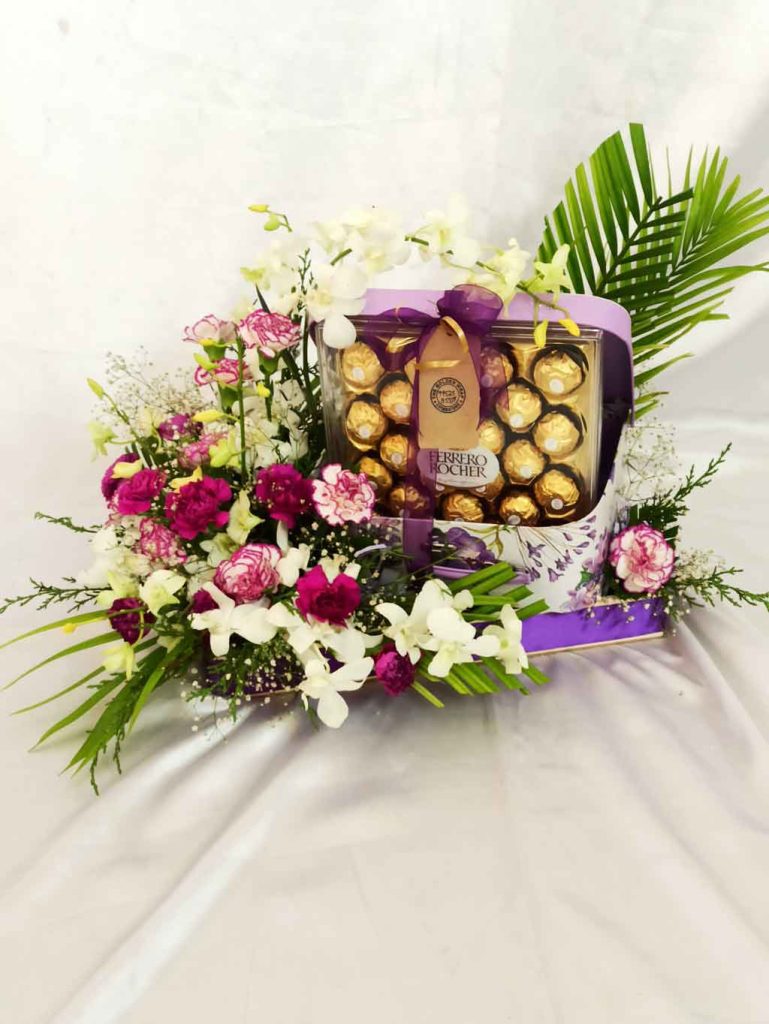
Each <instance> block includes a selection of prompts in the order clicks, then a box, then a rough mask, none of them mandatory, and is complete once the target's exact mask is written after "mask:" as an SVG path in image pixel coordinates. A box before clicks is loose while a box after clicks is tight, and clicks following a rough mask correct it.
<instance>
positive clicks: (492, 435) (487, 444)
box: [478, 420, 505, 455]
mask: <svg viewBox="0 0 769 1024" xmlns="http://www.w3.org/2000/svg"><path fill="white" fill-rule="evenodd" d="M478 444H479V445H480V446H481V448H487V449H488V450H489V451H490V452H493V453H494V454H495V455H499V453H500V452H501V451H502V449H503V448H504V447H505V428H504V427H503V426H502V424H501V423H498V422H497V420H481V422H480V423H479V425H478Z"/></svg>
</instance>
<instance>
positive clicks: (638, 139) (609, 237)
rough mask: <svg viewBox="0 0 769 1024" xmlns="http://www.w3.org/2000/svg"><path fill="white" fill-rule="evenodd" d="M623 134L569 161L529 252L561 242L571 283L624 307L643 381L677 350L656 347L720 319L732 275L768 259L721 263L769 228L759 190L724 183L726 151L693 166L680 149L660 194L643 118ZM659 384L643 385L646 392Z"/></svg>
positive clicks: (542, 252) (549, 250)
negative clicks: (674, 177)
mask: <svg viewBox="0 0 769 1024" xmlns="http://www.w3.org/2000/svg"><path fill="white" fill-rule="evenodd" d="M628 134H629V141H630V145H629V147H628V146H627V145H626V143H625V140H624V139H623V137H622V135H621V134H620V133H619V132H615V133H614V134H613V135H611V136H610V137H609V138H608V139H606V140H605V141H604V142H602V143H601V145H600V146H599V147H598V149H596V151H595V152H594V153H593V155H592V156H591V157H590V159H589V160H588V161H587V162H586V164H585V163H583V164H580V165H579V166H578V167H577V169H576V171H575V172H574V176H573V177H572V178H571V179H570V180H569V181H568V182H567V183H566V187H565V196H564V199H563V200H562V201H561V202H560V203H559V204H558V206H556V208H555V210H553V212H552V214H551V215H550V216H549V217H546V218H545V230H544V234H543V239H542V242H541V244H540V247H539V250H538V252H537V258H538V259H539V260H542V261H543V262H548V261H549V260H551V259H552V257H553V254H554V253H555V251H556V249H557V248H558V246H559V245H562V244H564V243H566V244H568V245H569V246H570V253H569V264H568V265H569V273H570V275H571V279H572V281H573V283H574V288H575V290H576V291H577V292H586V293H592V294H593V295H601V296H603V297H605V298H607V299H613V300H614V301H615V302H619V303H621V304H622V305H623V306H625V307H626V309H627V310H628V312H629V313H630V316H631V319H632V324H633V360H634V363H635V365H636V384H637V386H639V387H641V388H642V389H644V390H645V388H646V385H647V384H648V383H649V381H651V380H652V379H653V378H655V377H656V376H658V375H659V374H660V373H662V372H663V371H664V370H665V369H667V368H668V367H669V366H671V365H672V364H673V363H674V362H677V361H678V359H681V358H685V356H677V357H676V358H675V359H667V360H663V361H658V360H657V357H658V356H660V355H661V354H662V353H664V352H665V350H666V349H667V348H669V347H670V346H671V345H672V344H673V343H674V342H676V341H678V340H679V339H680V338H682V337H684V335H686V334H688V333H689V331H691V330H692V329H693V328H694V327H696V326H697V324H699V323H703V322H705V321H710V320H724V319H727V315H726V314H725V313H723V312H721V308H722V305H723V302H724V300H725V298H726V296H727V295H729V293H730V292H731V291H732V289H733V287H734V284H735V282H736V281H737V280H739V279H740V278H741V277H744V276H745V275H746V274H750V273H753V272H754V271H759V270H761V271H766V270H767V269H769V263H758V264H752V265H733V266H724V265H723V262H724V261H725V260H728V259H729V257H731V256H732V255H733V254H734V253H736V252H737V251H738V250H740V249H742V248H743V247H745V246H747V245H749V244H750V243H751V242H754V241H756V240H757V239H759V238H762V237H763V236H764V235H766V234H768V233H769V197H767V196H765V195H764V193H763V192H762V190H761V189H755V190H754V191H752V192H748V193H746V194H744V195H740V178H739V177H735V178H734V179H732V180H731V181H730V182H729V183H728V184H726V182H727V166H728V161H727V158H726V157H725V156H722V154H721V151H720V149H717V150H716V151H715V153H714V154H713V155H712V156H710V157H709V156H708V153H707V152H705V154H704V155H703V157H702V158H701V160H700V161H699V163H698V165H697V167H696V170H693V164H692V153H691V151H690V153H689V159H688V161H687V165H686V170H685V174H684V181H683V183H682V186H681V187H680V188H678V189H674V188H673V186H672V184H671V181H670V172H669V171H668V182H667V188H666V189H665V194H662V193H661V192H660V190H659V189H658V187H657V184H656V181H655V176H654V170H653V166H652V160H651V155H650V150H649V145H648V143H647V140H646V133H645V132H644V129H643V126H642V125H640V124H631V125H630V126H629V133H628ZM647 364H650V365H647ZM661 394H662V392H655V393H654V394H653V395H651V396H650V395H649V393H648V392H646V398H647V399H648V398H652V399H658V397H659V396H660V395H661ZM653 404H654V405H656V401H654V402H653ZM652 407H653V406H652ZM647 411H648V410H647Z"/></svg>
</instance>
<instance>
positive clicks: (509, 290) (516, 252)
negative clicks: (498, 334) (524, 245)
mask: <svg viewBox="0 0 769 1024" xmlns="http://www.w3.org/2000/svg"><path fill="white" fill-rule="evenodd" d="M507 245H508V248H507V249H497V251H496V252H495V253H494V254H493V255H491V256H488V257H486V258H485V259H484V260H483V263H484V268H483V269H480V270H477V271H474V272H473V273H471V274H469V275H468V277H467V280H468V281H469V282H470V283H471V284H479V285H482V286H483V287H484V288H488V289H489V291H492V292H496V294H497V295H499V297H500V298H501V299H502V300H503V302H505V303H507V302H509V301H510V299H512V297H513V296H514V295H515V292H516V290H517V288H518V285H519V284H520V282H521V280H522V279H523V276H524V273H525V271H526V267H527V265H528V262H529V259H530V258H531V254H530V253H528V252H526V251H525V250H524V249H521V247H520V246H519V245H518V242H517V241H516V240H515V239H514V238H511V239H510V240H509V241H508V243H507Z"/></svg>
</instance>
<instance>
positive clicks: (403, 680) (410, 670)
mask: <svg viewBox="0 0 769 1024" xmlns="http://www.w3.org/2000/svg"><path fill="white" fill-rule="evenodd" d="M416 672H417V670H416V666H415V665H412V664H411V661H410V659H409V658H406V657H404V655H402V654H398V652H397V651H396V650H395V647H394V646H393V645H392V644H387V646H385V647H384V648H383V649H382V651H381V653H380V654H378V655H377V656H376V658H375V659H374V675H375V676H376V677H377V679H378V680H379V682H380V683H381V684H382V686H383V687H384V688H385V690H387V692H388V693H389V694H390V696H391V697H397V696H398V694H399V693H403V691H404V690H408V688H409V687H410V686H411V684H412V683H413V682H414V678H415V676H416Z"/></svg>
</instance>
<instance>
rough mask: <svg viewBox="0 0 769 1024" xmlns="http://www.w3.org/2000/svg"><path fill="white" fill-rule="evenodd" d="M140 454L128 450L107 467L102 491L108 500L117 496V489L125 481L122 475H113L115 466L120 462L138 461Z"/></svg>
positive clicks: (102, 481)
mask: <svg viewBox="0 0 769 1024" xmlns="http://www.w3.org/2000/svg"><path fill="white" fill-rule="evenodd" d="M138 460H139V456H138V455H136V454H135V453H134V452H127V453H126V454H125V455H119V456H118V457H117V458H116V459H115V461H114V462H113V463H111V464H110V466H109V467H108V468H107V471H106V473H105V474H104V476H103V477H102V478H101V493H102V494H103V495H104V498H105V500H106V501H111V500H112V498H113V497H114V496H115V491H116V490H117V489H118V487H119V486H120V485H121V484H122V483H123V481H122V479H121V478H120V477H114V476H113V475H112V473H113V470H114V469H115V466H117V465H118V463H120V462H138Z"/></svg>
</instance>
